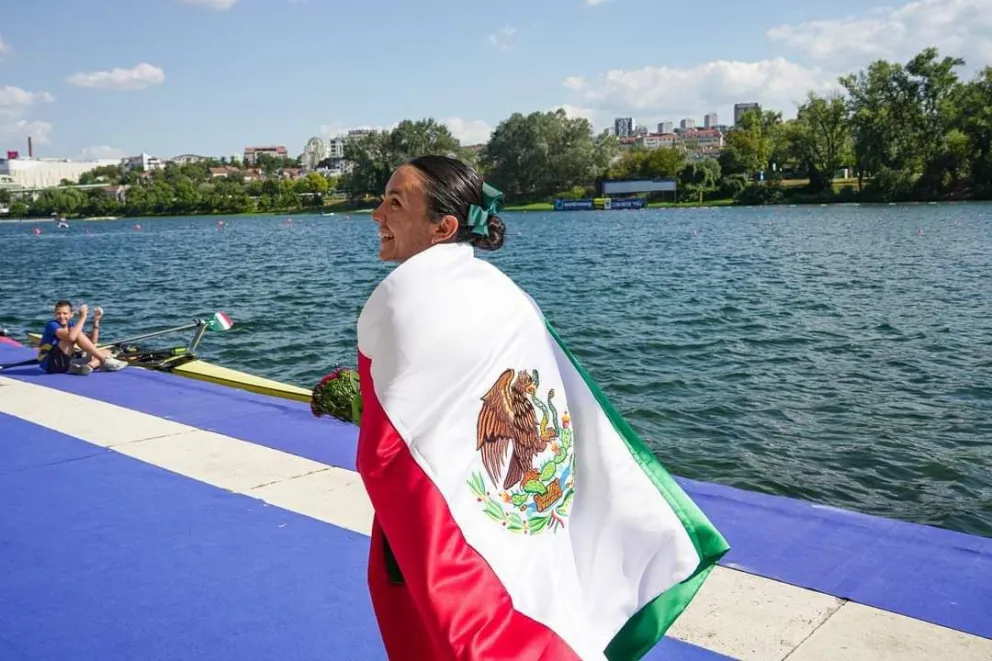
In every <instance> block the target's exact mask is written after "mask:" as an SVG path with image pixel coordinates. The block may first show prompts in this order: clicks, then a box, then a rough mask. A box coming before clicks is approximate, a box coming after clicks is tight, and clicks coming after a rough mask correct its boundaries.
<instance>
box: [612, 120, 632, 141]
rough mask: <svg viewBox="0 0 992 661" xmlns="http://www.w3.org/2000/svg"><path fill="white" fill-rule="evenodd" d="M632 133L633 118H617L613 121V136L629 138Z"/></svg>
mask: <svg viewBox="0 0 992 661" xmlns="http://www.w3.org/2000/svg"><path fill="white" fill-rule="evenodd" d="M633 132H634V118H633V117H617V118H616V119H614V120H613V134H614V135H615V136H617V137H618V138H629V137H630V136H631V134H632V133H633Z"/></svg>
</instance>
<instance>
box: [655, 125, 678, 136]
mask: <svg viewBox="0 0 992 661" xmlns="http://www.w3.org/2000/svg"><path fill="white" fill-rule="evenodd" d="M674 132H675V124H674V123H673V122H658V133H662V134H665V133H674Z"/></svg>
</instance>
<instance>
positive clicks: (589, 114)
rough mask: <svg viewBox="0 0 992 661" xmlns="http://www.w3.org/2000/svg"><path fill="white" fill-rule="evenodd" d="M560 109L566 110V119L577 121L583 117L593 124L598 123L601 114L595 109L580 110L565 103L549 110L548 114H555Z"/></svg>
mask: <svg viewBox="0 0 992 661" xmlns="http://www.w3.org/2000/svg"><path fill="white" fill-rule="evenodd" d="M558 109H561V110H564V111H565V116H566V117H569V118H571V119H577V118H579V117H581V118H584V119H588V120H589V121H590V122H593V123H595V122H596V119H597V115H598V114H599V113H598V111H597V110H596V109H595V108H580V107H578V106H573V105H570V104H568V103H563V104H561V105H557V106H555V107H553V108H548V110H547V112H554V111H555V110H558Z"/></svg>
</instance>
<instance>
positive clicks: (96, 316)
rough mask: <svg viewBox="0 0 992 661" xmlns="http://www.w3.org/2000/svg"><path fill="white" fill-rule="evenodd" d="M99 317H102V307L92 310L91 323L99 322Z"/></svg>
mask: <svg viewBox="0 0 992 661" xmlns="http://www.w3.org/2000/svg"><path fill="white" fill-rule="evenodd" d="M101 319H103V308H99V307H98V308H97V309H96V310H94V311H93V323H94V324H99V323H100V320H101Z"/></svg>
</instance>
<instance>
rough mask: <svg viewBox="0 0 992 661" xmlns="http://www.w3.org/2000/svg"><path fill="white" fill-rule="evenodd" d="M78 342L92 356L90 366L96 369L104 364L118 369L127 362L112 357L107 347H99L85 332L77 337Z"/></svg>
mask: <svg viewBox="0 0 992 661" xmlns="http://www.w3.org/2000/svg"><path fill="white" fill-rule="evenodd" d="M76 344H77V345H79V348H80V349H82V350H83V351H85V352H86V353H87V354H88V355H89V357H90V362H89V366H90V367H92V368H94V369H96V368H97V367H104V366H106V367H111V366H113V367H114V368H116V369H121V365H122V364H123V365H126V364H127V363H122V362H121V361H119V360H114V359H113V358H111V357H110V352H109V351H107V350H105V349H97V348H96V345H95V344H93V340H91V339H90V338H88V337H86V335H84V334H83V333H80V334H79V336H78V337H77V338H76ZM59 346H60V347H61V346H62V343H61V342H59ZM108 361H112V362H108Z"/></svg>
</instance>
